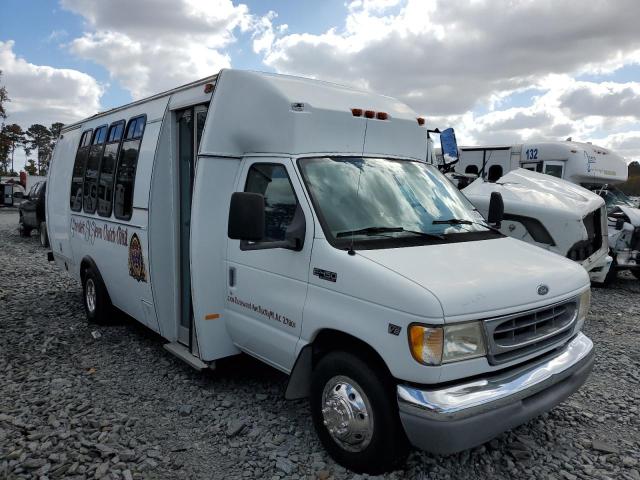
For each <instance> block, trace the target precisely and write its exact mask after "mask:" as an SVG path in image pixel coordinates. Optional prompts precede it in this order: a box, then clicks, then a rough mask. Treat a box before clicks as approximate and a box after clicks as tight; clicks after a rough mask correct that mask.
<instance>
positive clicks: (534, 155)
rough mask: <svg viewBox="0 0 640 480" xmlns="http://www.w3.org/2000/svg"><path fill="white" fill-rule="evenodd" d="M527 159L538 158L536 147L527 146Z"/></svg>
mask: <svg viewBox="0 0 640 480" xmlns="http://www.w3.org/2000/svg"><path fill="white" fill-rule="evenodd" d="M524 153H526V155H527V160H537V159H538V149H537V148H528V149H527V151H526V152H524Z"/></svg>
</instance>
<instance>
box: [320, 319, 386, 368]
mask: <svg viewBox="0 0 640 480" xmlns="http://www.w3.org/2000/svg"><path fill="white" fill-rule="evenodd" d="M312 348H313V366H314V367H315V365H316V364H317V362H318V361H320V359H321V358H322V357H323V356H324V355H326V354H327V353H329V352H331V351H335V350H343V351H346V352H348V353H353V354H355V355H360V356H362V357H364V359H365V360H371V361H374V362H376V363H379V364H380V365H379V366H381V367H384V369H385V370H386V371H387V372H389V369H388V368H387V364H386V363H385V362H384V360H383V359H382V357H381V356H380V354H379V353H378V352H377V351H376V350H375V349H374V348H373V347H372V346H371V345H369V344H368V343H366V342H364V341H363V340H361V339H359V338H357V337H354V336H353V335H350V334H348V333H345V332H341V331H339V330H332V329H326V330H321V331H320V332H319V333H318V334H317V335H316V338H315V339H314V340H313V343H312Z"/></svg>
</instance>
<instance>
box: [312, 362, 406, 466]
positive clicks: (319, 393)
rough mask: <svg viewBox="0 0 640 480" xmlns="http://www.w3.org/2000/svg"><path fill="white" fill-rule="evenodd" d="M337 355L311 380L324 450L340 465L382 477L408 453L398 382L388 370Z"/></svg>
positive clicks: (316, 424)
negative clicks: (398, 403) (396, 387)
mask: <svg viewBox="0 0 640 480" xmlns="http://www.w3.org/2000/svg"><path fill="white" fill-rule="evenodd" d="M377 364H378V362H376V361H369V359H368V361H365V360H364V359H363V358H362V357H360V356H356V355H353V354H351V353H346V352H341V351H336V352H330V353H328V354H326V355H325V356H324V357H322V359H321V360H320V361H319V362H318V364H317V366H316V368H315V369H314V371H313V376H312V379H311V397H310V402H311V415H312V418H313V423H314V427H315V429H316V432H317V434H318V437H319V438H320V441H321V442H322V444H323V445H324V447H325V449H326V450H327V451H328V452H329V454H330V455H331V456H332V457H333V459H334V460H335V461H336V462H338V463H339V464H340V465H342V466H344V467H346V468H348V469H350V470H353V471H355V472H358V473H368V474H372V475H377V474H380V473H383V472H386V471H389V470H392V469H394V468H396V467H398V466H399V465H400V464H401V463H402V462H404V460H405V459H406V457H407V454H408V453H409V444H408V441H407V438H406V436H405V434H404V430H403V428H402V424H401V423H400V417H399V414H398V405H397V401H396V399H395V395H394V392H395V390H394V384H393V382H392V381H391V379H390V378H389V377H388V375H387V374H386V373H383V372H384V371H385V369H384V366H382V368H375V367H376V366H377Z"/></svg>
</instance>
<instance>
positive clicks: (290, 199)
mask: <svg viewBox="0 0 640 480" xmlns="http://www.w3.org/2000/svg"><path fill="white" fill-rule="evenodd" d="M244 191H245V192H251V193H260V194H262V195H263V196H264V201H265V212H264V213H265V238H264V240H263V241H262V242H260V243H261V244H262V243H268V242H280V241H283V240H286V234H287V229H289V227H291V225H292V223H293V220H294V216H295V214H296V210H297V209H298V208H299V206H298V200H297V198H296V194H295V192H294V191H293V186H292V185H291V180H290V179H289V175H288V174H287V170H286V168H285V167H284V166H283V165H277V164H268V163H256V164H254V165H252V166H251V168H250V169H249V173H248V174H247V184H246V186H245V189H244Z"/></svg>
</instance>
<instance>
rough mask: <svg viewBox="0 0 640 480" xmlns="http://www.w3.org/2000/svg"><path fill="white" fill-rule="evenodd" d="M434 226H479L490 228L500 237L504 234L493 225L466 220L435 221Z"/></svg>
mask: <svg viewBox="0 0 640 480" xmlns="http://www.w3.org/2000/svg"><path fill="white" fill-rule="evenodd" d="M431 223H432V224H433V225H479V226H481V227H484V228H488V229H489V230H493V231H494V232H498V233H499V234H500V235H503V233H502V232H501V231H500V230H499V229H497V228H495V227H492V226H491V225H487V224H486V223H481V222H474V221H473V220H466V219H464V218H449V219H447V220H434V221H433V222H431Z"/></svg>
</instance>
